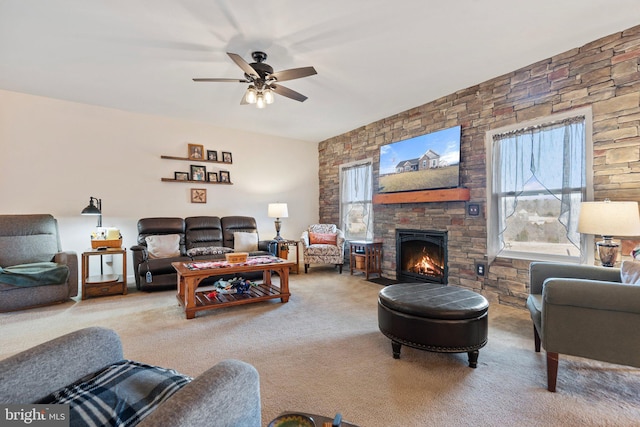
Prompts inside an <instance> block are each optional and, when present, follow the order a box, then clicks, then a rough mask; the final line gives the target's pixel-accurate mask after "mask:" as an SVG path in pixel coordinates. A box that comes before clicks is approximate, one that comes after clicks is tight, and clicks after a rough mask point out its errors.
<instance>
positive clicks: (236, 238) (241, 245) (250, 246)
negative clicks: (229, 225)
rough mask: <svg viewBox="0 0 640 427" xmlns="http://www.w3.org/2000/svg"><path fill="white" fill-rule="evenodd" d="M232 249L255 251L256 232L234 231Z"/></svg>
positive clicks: (256, 248) (256, 246) (256, 244)
mask: <svg viewBox="0 0 640 427" xmlns="http://www.w3.org/2000/svg"><path fill="white" fill-rule="evenodd" d="M233 249H234V250H235V251H236V252H255V251H257V250H258V233H246V232H244V231H236V232H235V233H233Z"/></svg>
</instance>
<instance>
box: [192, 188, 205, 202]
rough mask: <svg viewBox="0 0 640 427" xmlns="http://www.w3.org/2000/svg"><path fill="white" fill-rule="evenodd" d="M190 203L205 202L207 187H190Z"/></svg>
mask: <svg viewBox="0 0 640 427" xmlns="http://www.w3.org/2000/svg"><path fill="white" fill-rule="evenodd" d="M191 203H207V189H206V188H192V189H191Z"/></svg>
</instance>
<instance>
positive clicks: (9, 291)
mask: <svg viewBox="0 0 640 427" xmlns="http://www.w3.org/2000/svg"><path fill="white" fill-rule="evenodd" d="M3 269H4V270H3ZM12 269H15V270H20V271H22V272H23V273H20V274H16V273H17V272H16V271H13V273H12V274H7V275H5V274H4V272H9V271H10V270H12ZM67 271H68V275H65V274H62V273H66V272H67ZM0 272H3V273H0V274H2V275H3V276H4V278H2V279H0V313H3V312H6V311H14V310H23V309H25V308H30V307H37V306H41V305H46V304H53V303H60V302H65V301H69V299H70V298H72V297H75V296H76V295H78V255H77V254H76V253H75V252H73V251H63V250H62V244H61V243H60V234H59V232H58V221H57V220H56V219H55V218H54V217H53V216H51V215H48V214H34V215H0ZM27 272H28V274H27ZM64 276H66V279H64V278H63V277H64ZM21 279H24V280H21Z"/></svg>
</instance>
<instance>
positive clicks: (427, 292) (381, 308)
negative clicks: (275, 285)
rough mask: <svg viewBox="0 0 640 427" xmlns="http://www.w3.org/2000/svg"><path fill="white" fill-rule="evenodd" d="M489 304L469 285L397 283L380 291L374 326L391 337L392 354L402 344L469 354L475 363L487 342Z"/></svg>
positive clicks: (396, 354) (398, 350)
mask: <svg viewBox="0 0 640 427" xmlns="http://www.w3.org/2000/svg"><path fill="white" fill-rule="evenodd" d="M488 310H489V302H488V301H487V299H486V298H485V297H483V296H482V295H480V294H478V293H476V292H473V291H471V290H468V289H463V288H458V287H455V286H446V285H444V286H443V285H440V284H433V283H399V284H397V285H391V286H387V287H385V288H384V289H382V290H381V291H380V293H379V295H378V326H379V328H380V331H381V332H382V333H383V334H384V335H385V336H386V337H387V338H389V339H391V347H392V350H393V357H394V358H396V359H398V358H400V348H401V346H402V345H403V344H404V345H406V346H409V347H413V348H417V349H420V350H427V351H434V352H440V353H464V352H466V353H468V355H469V366H470V367H471V368H475V367H476V366H477V365H478V354H479V349H480V348H482V347H484V346H485V344H486V343H487V333H488Z"/></svg>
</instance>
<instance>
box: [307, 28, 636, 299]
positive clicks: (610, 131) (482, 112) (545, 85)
mask: <svg viewBox="0 0 640 427" xmlns="http://www.w3.org/2000/svg"><path fill="white" fill-rule="evenodd" d="M639 60H640V26H637V27H634V28H631V29H629V30H626V31H622V32H620V33H615V34H612V35H610V36H607V37H604V38H601V39H599V40H596V41H594V42H591V43H588V44H586V45H584V46H582V47H580V48H575V49H572V50H570V51H568V52H564V53H562V54H559V55H556V56H554V57H552V58H549V59H545V60H542V61H539V62H536V63H535V64H532V65H530V66H528V67H524V68H521V69H519V70H516V71H514V72H511V73H509V74H506V75H503V76H500V77H496V78H494V79H492V80H489V81H487V82H484V83H481V84H478V85H476V86H473V87H470V88H467V89H463V90H460V91H458V92H456V93H453V94H451V95H448V96H445V97H443V98H440V99H437V100H435V101H433V102H429V103H427V104H424V105H422V106H419V107H417V108H414V109H411V110H409V111H404V112H402V113H400V114H397V115H395V116H391V117H387V118H385V119H383V120H380V121H377V122H375V123H371V124H369V125H367V126H364V127H361V128H358V129H355V130H352V131H350V132H347V133H345V134H342V135H339V136H336V137H334V138H331V139H328V140H326V141H322V142H321V143H320V144H319V159H320V162H319V163H320V169H319V178H320V220H321V221H322V222H330V223H338V221H339V209H340V208H339V185H338V184H339V166H340V165H341V164H343V163H348V162H352V161H355V160H361V159H366V158H373V160H374V167H373V171H374V189H375V188H377V183H378V162H379V147H380V146H381V145H384V144H388V143H391V142H394V141H397V140H400V139H406V138H409V137H412V136H417V135H421V134H424V133H429V132H434V131H437V130H440V129H444V128H448V127H451V126H456V125H461V127H462V144H461V159H460V160H461V163H460V166H461V172H460V180H461V183H460V185H461V186H463V187H467V188H469V189H470V194H471V202H476V203H480V204H481V206H482V207H483V209H482V212H483V215H481V216H480V217H469V216H467V215H466V204H465V202H444V203H443V202H440V203H408V204H391V205H382V204H380V205H375V206H374V221H375V227H374V228H375V230H374V233H375V237H376V238H381V239H383V241H384V244H383V251H384V260H383V270H384V275H385V276H386V277H395V273H396V262H395V257H396V253H395V249H396V246H395V229H396V228H418V229H425V230H446V231H448V245H449V246H448V252H449V257H448V262H449V283H450V284H455V285H460V286H464V287H468V288H471V289H474V290H477V291H480V292H482V293H483V294H485V295H487V296H488V297H490V298H491V299H492V300H494V301H496V300H499V301H500V302H501V303H504V304H511V305H518V306H521V305H523V303H524V300H525V299H526V295H527V293H528V282H529V280H528V268H529V261H523V260H514V259H505V258H498V259H497V260H496V261H494V262H493V263H492V264H491V265H490V266H489V268H488V273H487V275H486V276H485V277H476V274H475V269H474V266H475V263H476V262H486V256H485V254H486V232H487V230H486V222H485V217H484V212H485V209H484V208H485V207H486V190H485V184H486V180H487V178H488V177H487V174H486V169H485V168H486V159H485V155H486V152H485V133H486V132H487V131H488V130H490V129H496V128H501V127H503V126H506V125H510V124H514V123H519V122H524V121H527V120H530V119H534V118H539V117H545V116H549V115H551V114H553V113H558V112H562V111H567V110H570V109H573V108H578V107H584V106H591V108H592V111H593V141H594V194H595V199H596V200H602V199H604V198H605V197H608V198H610V199H611V200H635V201H640V136H639V128H640V93H639V91H640V71H639V67H638V64H639Z"/></svg>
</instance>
